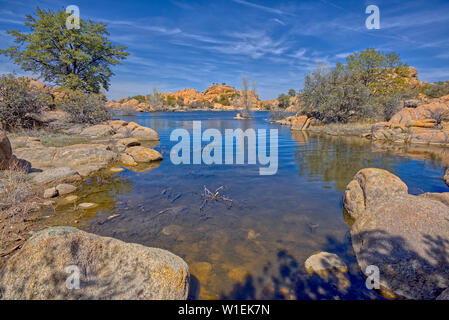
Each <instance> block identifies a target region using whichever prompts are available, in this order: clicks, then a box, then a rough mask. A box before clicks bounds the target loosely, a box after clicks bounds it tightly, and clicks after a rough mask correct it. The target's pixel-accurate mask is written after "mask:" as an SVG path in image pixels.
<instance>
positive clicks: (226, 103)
mask: <svg viewBox="0 0 449 320" xmlns="http://www.w3.org/2000/svg"><path fill="white" fill-rule="evenodd" d="M217 103H219V104H221V105H223V106H230V105H231V102H230V101H229V98H228V96H227V95H225V94H222V95H221V96H220V99H218V100H217Z"/></svg>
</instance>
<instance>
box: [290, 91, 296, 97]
mask: <svg viewBox="0 0 449 320" xmlns="http://www.w3.org/2000/svg"><path fill="white" fill-rule="evenodd" d="M288 95H289V96H290V97H294V96H296V91H295V89H290V90H288Z"/></svg>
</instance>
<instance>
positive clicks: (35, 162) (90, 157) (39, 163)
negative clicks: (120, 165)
mask: <svg viewBox="0 0 449 320" xmlns="http://www.w3.org/2000/svg"><path fill="white" fill-rule="evenodd" d="M15 153H16V155H18V156H19V157H20V158H22V159H25V160H27V161H29V162H30V163H31V164H32V166H33V168H36V169H47V168H54V167H70V168H72V169H74V170H76V171H78V172H80V173H81V171H83V168H85V167H87V168H89V167H92V166H95V168H96V170H99V169H102V168H105V167H106V166H107V165H109V164H110V163H111V162H112V161H114V160H115V159H116V158H117V157H118V155H117V153H115V152H113V151H112V150H110V148H109V147H108V146H106V145H102V144H76V145H71V146H67V147H60V148H56V147H48V148H47V147H43V146H42V147H40V148H39V147H35V148H19V149H17V150H16V151H15Z"/></svg>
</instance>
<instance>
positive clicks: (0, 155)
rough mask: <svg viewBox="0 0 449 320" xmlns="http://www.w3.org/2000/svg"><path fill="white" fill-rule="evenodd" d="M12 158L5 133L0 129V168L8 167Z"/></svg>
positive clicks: (9, 144)
mask: <svg viewBox="0 0 449 320" xmlns="http://www.w3.org/2000/svg"><path fill="white" fill-rule="evenodd" d="M11 158H12V148H11V143H10V142H9V139H8V137H7V136H6V133H5V132H3V131H0V170H4V169H6V168H8V167H9V163H10V161H11Z"/></svg>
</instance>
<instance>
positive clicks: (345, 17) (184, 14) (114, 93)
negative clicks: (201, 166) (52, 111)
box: [0, 0, 449, 99]
mask: <svg viewBox="0 0 449 320" xmlns="http://www.w3.org/2000/svg"><path fill="white" fill-rule="evenodd" d="M71 4H74V5H77V6H78V7H79V8H80V12H81V18H84V19H87V18H89V19H93V20H98V21H103V22H106V23H108V26H109V27H108V29H109V31H110V33H111V35H110V37H111V39H112V40H113V41H114V42H116V43H118V44H123V45H125V46H127V47H128V51H129V52H130V53H131V55H130V56H129V57H128V59H127V61H125V62H124V63H123V64H122V65H119V66H117V67H114V69H113V70H114V72H115V73H116V76H115V77H113V78H112V86H111V89H110V90H109V92H108V94H107V95H108V97H109V98H113V99H116V98H120V97H126V96H132V95H135V94H146V93H149V92H150V91H151V89H152V87H157V88H159V90H161V91H164V92H165V91H175V90H179V89H183V88H194V89H197V90H199V91H203V90H204V89H206V87H207V86H208V85H209V84H211V83H212V82H217V83H222V82H226V83H227V84H230V85H233V86H236V87H239V86H240V83H241V78H242V76H243V75H247V76H248V77H249V79H250V80H255V81H256V82H257V84H258V93H259V95H260V96H261V98H263V99H272V98H276V97H277V96H278V94H279V93H281V92H286V91H287V90H288V89H290V88H294V89H296V90H298V89H300V88H302V85H303V80H304V76H305V75H306V74H307V73H308V72H309V71H310V70H311V69H313V67H314V66H315V65H316V63H328V64H332V65H333V64H335V63H336V62H338V61H344V57H345V56H346V55H347V54H350V53H352V52H354V51H359V50H363V49H365V48H367V47H375V48H377V49H380V50H384V51H395V52H398V53H399V54H400V55H401V57H402V59H403V61H404V62H407V63H408V64H409V65H412V66H415V67H417V68H418V70H419V77H420V79H421V80H424V81H438V80H448V79H449V14H448V12H449V1H447V0H426V1H395V0H387V1H374V0H373V1H363V0H357V1H356V0H345V1H336V0H310V1H300V0H296V1H283V0H276V1H268V0H265V1H262V0H209V1H207V0H198V1H186V0H164V1H162V0H152V1H131V0H129V1H113V0H107V1H106V0H95V1H92V0H90V1H81V0H73V1H71V2H63V1H52V0H41V1H31V0H22V1H10V0H0V43H1V45H0V48H5V47H7V46H8V45H9V44H11V43H12V41H11V38H10V36H9V35H7V34H6V32H5V31H6V30H10V29H23V27H22V25H23V21H24V15H25V14H27V13H32V12H34V10H35V8H36V6H39V7H40V8H45V9H48V8H51V9H53V10H57V9H62V8H65V7H66V6H68V5H71ZM371 4H374V5H377V6H378V7H379V9H380V19H381V20H380V23H381V25H380V27H381V28H380V30H368V29H366V27H365V20H366V18H367V17H368V14H366V13H365V9H366V7H367V6H368V5H371ZM12 71H15V72H16V73H17V74H23V73H22V72H21V70H20V69H19V68H18V67H17V66H15V65H13V64H12V63H11V62H10V61H9V60H7V58H5V57H3V56H1V57H0V73H6V72H12Z"/></svg>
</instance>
